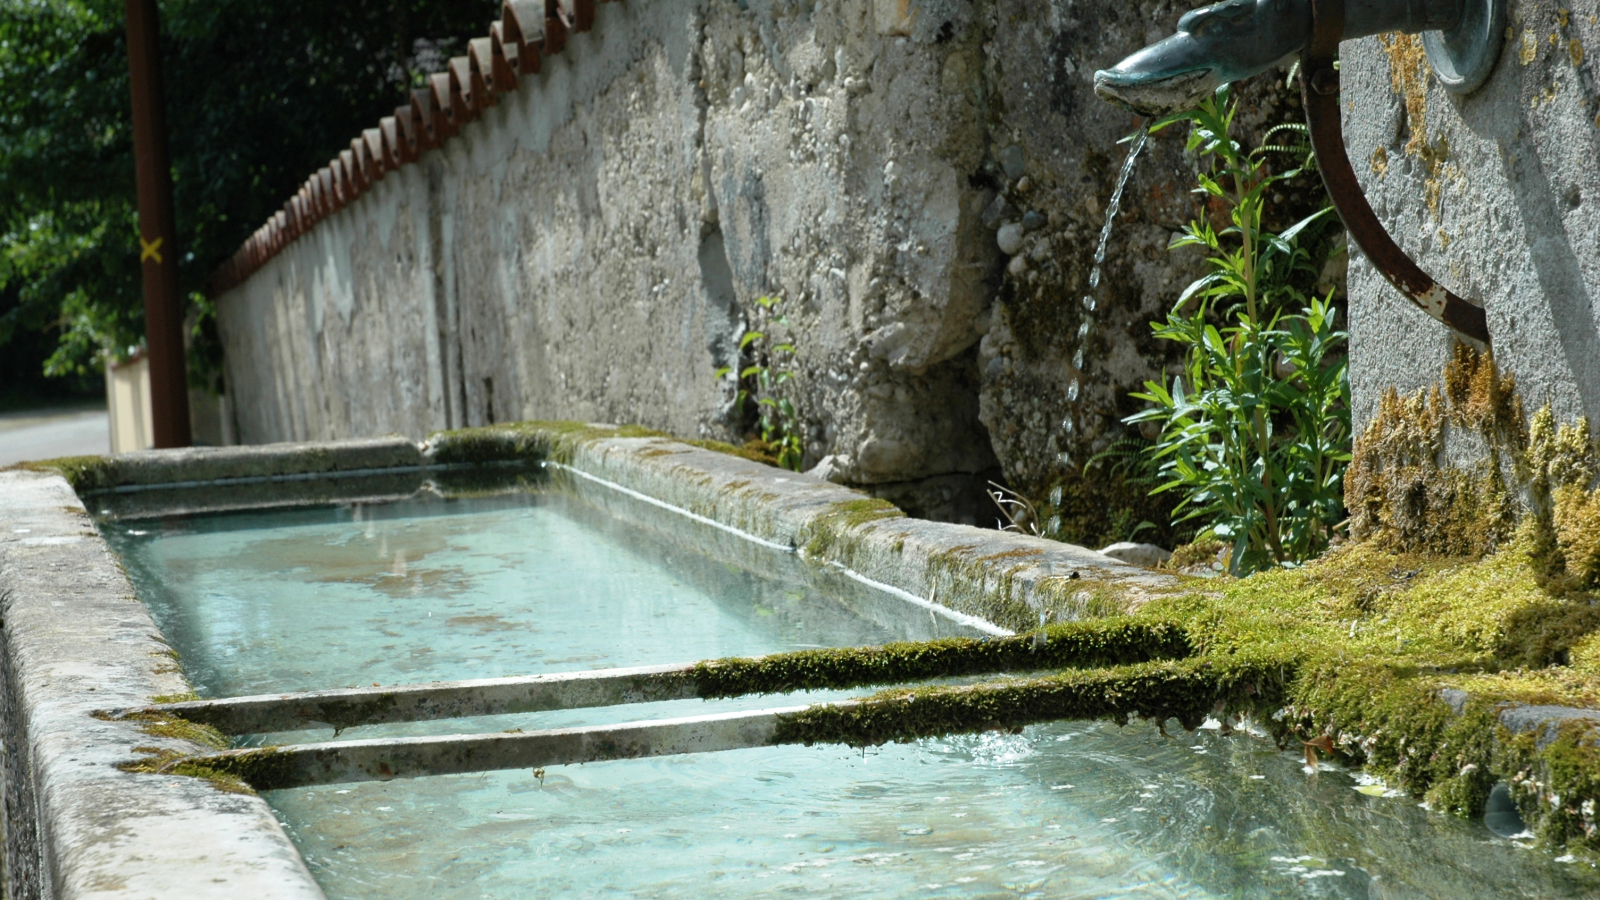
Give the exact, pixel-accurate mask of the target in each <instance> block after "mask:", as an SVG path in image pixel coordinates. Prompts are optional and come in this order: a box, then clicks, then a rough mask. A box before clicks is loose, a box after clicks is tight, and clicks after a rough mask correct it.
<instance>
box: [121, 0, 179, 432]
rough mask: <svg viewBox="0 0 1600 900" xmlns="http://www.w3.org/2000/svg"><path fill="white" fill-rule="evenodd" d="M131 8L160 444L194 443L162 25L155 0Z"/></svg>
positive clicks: (148, 327) (147, 317) (135, 0)
mask: <svg viewBox="0 0 1600 900" xmlns="http://www.w3.org/2000/svg"><path fill="white" fill-rule="evenodd" d="M127 9H128V69H129V74H130V75H131V78H130V79H129V84H130V85H131V87H132V89H133V157H134V167H135V169H136V171H137V173H138V183H139V264H140V265H139V267H140V268H141V269H142V270H143V271H144V329H145V348H146V352H147V354H148V359H149V364H150V412H151V418H152V420H153V421H152V424H153V425H154V429H153V430H154V432H155V443H156V446H157V447H187V446H189V442H190V435H189V368H188V362H187V359H186V354H185V352H184V347H183V304H182V301H181V298H180V297H179V296H178V233H177V223H176V221H175V220H174V218H173V213H172V168H171V163H170V162H169V160H168V157H167V115H166V107H165V99H164V97H163V94H162V89H161V25H160V18H159V14H158V12H157V9H156V0H127Z"/></svg>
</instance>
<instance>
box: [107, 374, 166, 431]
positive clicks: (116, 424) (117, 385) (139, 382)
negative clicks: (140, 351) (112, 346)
mask: <svg viewBox="0 0 1600 900" xmlns="http://www.w3.org/2000/svg"><path fill="white" fill-rule="evenodd" d="M106 409H107V410H108V411H109V412H110V414H111V452H112V453H126V452H128V451H130V450H148V449H150V448H151V447H154V446H155V443H156V442H155V431H154V427H153V426H152V424H151V415H150V364H149V362H148V361H147V360H146V359H145V358H144V357H143V356H139V357H136V358H134V359H131V360H129V361H127V362H125V363H120V364H119V363H114V362H111V361H110V360H107V361H106Z"/></svg>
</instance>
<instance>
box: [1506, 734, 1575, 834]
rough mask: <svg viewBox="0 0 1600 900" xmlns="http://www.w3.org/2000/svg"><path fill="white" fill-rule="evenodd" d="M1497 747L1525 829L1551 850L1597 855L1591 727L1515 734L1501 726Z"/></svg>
mask: <svg viewBox="0 0 1600 900" xmlns="http://www.w3.org/2000/svg"><path fill="white" fill-rule="evenodd" d="M1500 743H1501V744H1502V745H1503V746H1505V747H1506V748H1508V752H1507V754H1506V759H1505V761H1504V765H1503V767H1502V768H1503V774H1505V775H1506V778H1507V781H1508V783H1509V784H1510V785H1511V789H1512V795H1513V796H1514V797H1515V798H1516V800H1517V808H1518V810H1519V811H1520V812H1521V813H1522V820H1523V821H1524V822H1526V823H1527V824H1528V827H1529V828H1530V829H1531V830H1532V831H1533V832H1534V833H1535V834H1537V835H1538V836H1539V837H1540V838H1541V839H1542V840H1543V841H1544V842H1545V843H1547V844H1549V845H1551V846H1567V847H1569V848H1570V847H1574V846H1576V847H1581V848H1583V849H1585V850H1587V851H1588V852H1589V853H1591V854H1592V853H1596V852H1600V811H1597V809H1596V805H1597V803H1600V733H1597V732H1596V731H1595V729H1594V727H1593V723H1589V722H1581V721H1567V722H1563V723H1561V724H1560V725H1559V726H1556V727H1554V728H1548V729H1539V730H1535V731H1528V732H1524V733H1522V734H1517V735H1513V734H1510V733H1509V732H1507V731H1506V729H1503V728H1502V729H1501V730H1500ZM1541 744H1542V745H1543V746H1541Z"/></svg>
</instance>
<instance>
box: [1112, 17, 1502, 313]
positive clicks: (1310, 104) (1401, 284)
mask: <svg viewBox="0 0 1600 900" xmlns="http://www.w3.org/2000/svg"><path fill="white" fill-rule="evenodd" d="M1505 17H1506V12H1505V0H1226V2H1223V3H1218V4H1215V5H1212V6H1207V7H1204V8H1202V9H1197V10H1195V11H1193V12H1191V13H1189V14H1188V15H1186V16H1184V17H1183V18H1182V19H1179V20H1178V33H1177V34H1174V35H1172V36H1171V37H1169V38H1167V39H1165V40H1163V41H1159V42H1157V43H1155V44H1152V45H1150V46H1149V47H1146V48H1144V49H1143V50H1140V51H1139V52H1138V53H1135V54H1133V55H1132V56H1130V57H1128V58H1127V59H1125V60H1123V61H1122V62H1120V63H1118V64H1117V65H1116V66H1115V67H1113V68H1110V69H1106V70H1103V71H1099V72H1096V73H1095V76H1094V89H1095V93H1097V94H1099V95H1100V97H1101V98H1102V99H1104V100H1106V101H1108V102H1110V103H1114V104H1116V105H1117V106H1121V107H1122V108H1124V109H1128V110H1131V111H1133V112H1136V113H1138V114H1140V115H1144V116H1153V117H1154V116H1165V115H1170V114H1172V113H1175V112H1180V111H1183V110H1186V109H1191V108H1193V107H1194V106H1195V105H1196V104H1198V103H1199V102H1200V101H1201V100H1203V99H1205V98H1206V97H1207V96H1209V95H1210V94H1211V93H1212V92H1213V91H1215V90H1216V89H1217V88H1219V87H1221V86H1222V85H1224V84H1229V83H1231V82H1234V81H1238V80H1239V79H1242V78H1248V77H1250V76H1252V75H1256V74H1260V73H1261V72H1265V71H1267V70H1269V69H1271V68H1273V67H1274V66H1276V65H1279V64H1280V63H1284V62H1288V61H1289V60H1291V59H1293V58H1294V57H1295V56H1297V55H1298V56H1299V57H1300V85H1301V96H1302V98H1304V103H1305V108H1306V120H1307V122H1308V124H1309V125H1310V133H1311V145H1312V147H1313V148H1314V149H1315V151H1316V154H1317V161H1318V165H1317V168H1318V170H1319V171H1320V172H1321V173H1322V179H1323V182H1324V183H1325V184H1326V185H1327V187H1328V196H1329V197H1330V198H1332V200H1333V205H1334V207H1335V208H1337V209H1338V211H1339V217H1340V218H1341V219H1342V220H1344V224H1345V228H1346V229H1348V231H1349V233H1350V239H1351V241H1352V242H1353V243H1354V244H1355V245H1356V246H1357V247H1359V248H1361V252H1362V253H1363V254H1364V255H1365V256H1366V257H1367V259H1368V260H1369V261H1371V262H1372V264H1373V266H1374V268H1376V269H1377V270H1378V271H1379V272H1380V273H1382V274H1383V277H1384V278H1385V279H1387V280H1388V282H1389V283H1390V284H1391V285H1393V286H1394V287H1395V289H1396V290H1398V291H1400V293H1401V294H1403V295H1405V297H1406V298H1407V299H1409V300H1410V301H1411V302H1412V303H1414V304H1416V306H1417V307H1418V308H1420V309H1421V310H1423V311H1424V312H1426V313H1427V314H1428V315H1430V316H1432V317H1433V318H1435V319H1437V320H1439V321H1440V322H1442V323H1444V324H1445V325H1447V326H1449V327H1450V328H1452V329H1454V330H1455V331H1456V332H1457V333H1458V334H1461V335H1463V336H1465V337H1468V338H1471V339H1473V340H1475V341H1479V342H1482V343H1484V344H1487V343H1489V325H1488V317H1487V316H1486V314H1485V313H1484V311H1483V307H1481V306H1478V305H1476V304H1473V303H1469V302H1468V301H1467V300H1465V299H1463V298H1462V297H1460V296H1458V295H1457V294H1455V293H1454V292H1452V291H1450V290H1448V289H1446V288H1445V287H1444V286H1443V285H1441V284H1439V283H1438V282H1437V281H1434V280H1433V278H1432V277H1430V276H1429V275H1428V274H1427V273H1426V272H1423V271H1422V268H1421V267H1420V266H1418V265H1417V264H1416V262H1415V261H1414V260H1412V259H1411V257H1409V256H1407V255H1406V253H1405V251H1403V250H1401V249H1400V247H1399V245H1397V244H1396V243H1395V242H1394V239H1393V238H1391V237H1390V236H1389V232H1388V231H1387V230H1386V229H1385V228H1384V227H1383V223H1381V222H1379V221H1378V217H1377V215H1376V214H1375V213H1374V212H1373V211H1372V206H1371V204H1369V203H1367V198H1366V195H1365V194H1364V193H1362V190H1361V183H1360V182H1359V181H1358V180H1357V179H1356V174H1355V170H1354V169H1353V168H1352V167H1351V165H1350V155H1349V153H1347V152H1346V150H1345V146H1344V132H1343V129H1342V127H1341V125H1340V109H1339V71H1338V56H1339V42H1340V41H1342V40H1350V39H1352V38H1359V37H1366V36H1368V35H1373V34H1380V33H1383V32H1386V31H1401V32H1407V33H1413V34H1414V33H1417V32H1421V33H1422V45H1423V49H1424V50H1426V51H1427V54H1428V61H1429V62H1430V63H1431V64H1432V65H1433V69H1434V74H1435V75H1436V76H1437V77H1438V79H1439V81H1440V83H1442V84H1443V85H1444V86H1445V87H1446V88H1447V89H1449V90H1451V91H1454V92H1456V93H1461V94H1466V93H1471V92H1472V91H1475V90H1477V89H1478V88H1479V87H1480V86H1482V84H1483V82H1484V81H1485V80H1486V79H1487V78H1488V77H1489V74H1490V72H1492V71H1493V70H1494V66H1495V63H1496V62H1497V61H1498V60H1499V58H1500V48H1501V45H1502V44H1503V43H1504V37H1503V35H1504V32H1505V27H1506V26H1505Z"/></svg>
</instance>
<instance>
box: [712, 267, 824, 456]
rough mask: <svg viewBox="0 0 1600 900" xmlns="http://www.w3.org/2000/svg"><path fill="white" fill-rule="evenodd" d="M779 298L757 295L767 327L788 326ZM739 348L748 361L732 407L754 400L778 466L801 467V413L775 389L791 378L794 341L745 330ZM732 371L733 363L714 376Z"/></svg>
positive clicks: (742, 410)
mask: <svg viewBox="0 0 1600 900" xmlns="http://www.w3.org/2000/svg"><path fill="white" fill-rule="evenodd" d="M782 302H783V300H782V298H779V297H757V298H756V304H757V305H758V306H759V307H760V308H761V315H762V317H763V318H764V319H765V320H766V321H767V322H768V323H769V324H768V326H767V327H770V326H771V325H781V326H783V327H784V328H788V327H789V319H788V317H787V316H785V315H783V314H782V313H780V312H778V306H779V305H780V304H781V303H782ZM739 352H740V353H741V354H749V356H750V360H751V361H750V363H749V365H746V366H745V367H744V368H742V369H740V370H739V393H738V395H737V396H736V397H735V398H734V401H733V402H734V408H735V411H736V412H737V413H738V414H740V415H743V414H744V413H745V410H746V409H747V407H748V404H749V403H750V401H751V400H752V399H753V400H755V411H756V426H757V429H758V430H759V432H760V435H761V441H762V442H763V443H765V444H766V445H767V447H769V448H770V449H771V451H772V453H773V454H774V455H775V456H776V457H777V462H778V465H779V466H780V467H782V468H785V469H788V470H790V471H792V472H798V471H800V466H801V460H802V459H803V458H804V457H805V441H804V440H802V439H801V433H802V431H803V428H802V426H801V423H800V413H799V411H798V410H796V409H795V405H794V401H792V400H790V399H789V398H788V397H784V396H781V395H780V394H779V393H778V388H780V387H781V386H783V385H784V384H785V383H787V382H789V381H793V380H794V372H793V371H791V370H790V369H788V368H787V366H788V365H790V364H792V363H793V362H794V355H795V348H794V344H791V343H788V342H783V343H778V344H773V343H771V342H770V341H769V340H768V338H767V333H766V332H765V331H747V332H745V335H744V337H743V338H740V340H739ZM732 374H733V367H732V366H723V367H722V368H720V369H718V370H717V375H716V377H718V378H724V377H727V376H729V375H732Z"/></svg>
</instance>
